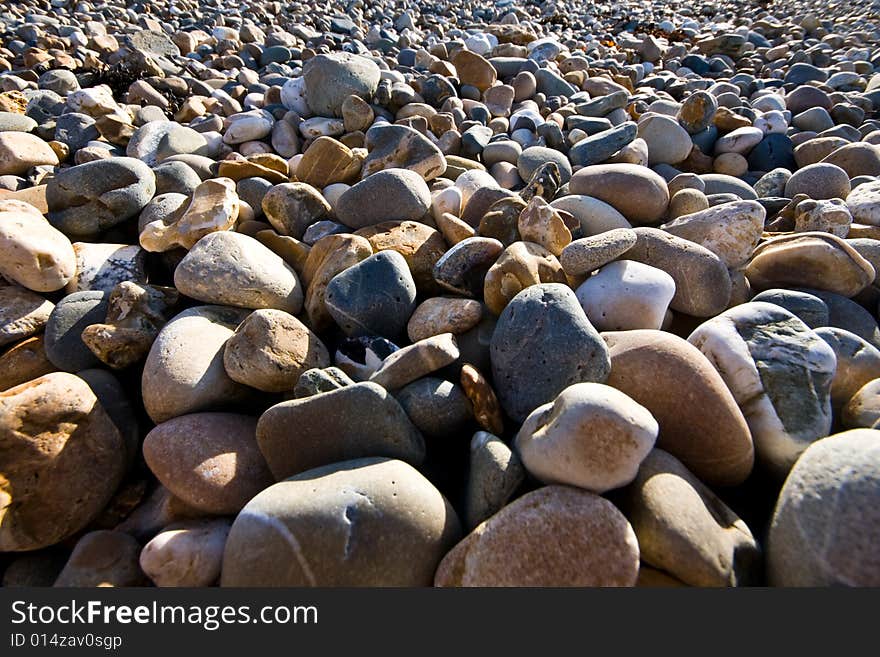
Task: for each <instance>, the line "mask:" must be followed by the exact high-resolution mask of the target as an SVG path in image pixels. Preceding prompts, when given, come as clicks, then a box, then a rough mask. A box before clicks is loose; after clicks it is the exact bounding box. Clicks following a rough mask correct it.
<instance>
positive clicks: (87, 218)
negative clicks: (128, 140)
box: [46, 157, 156, 237]
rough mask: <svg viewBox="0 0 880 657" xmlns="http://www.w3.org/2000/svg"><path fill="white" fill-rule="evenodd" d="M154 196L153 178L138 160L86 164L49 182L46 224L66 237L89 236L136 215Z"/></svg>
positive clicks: (97, 161) (149, 170)
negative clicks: (49, 222)
mask: <svg viewBox="0 0 880 657" xmlns="http://www.w3.org/2000/svg"><path fill="white" fill-rule="evenodd" d="M155 193H156V175H155V174H154V173H153V170H152V169H150V167H149V166H147V165H146V164H145V163H143V162H141V161H140V160H136V159H134V158H131V157H111V158H108V159H104V160H95V161H93V162H86V163H85V164H80V165H77V166H74V167H70V168H69V169H64V170H62V171H59V172H58V173H57V174H56V175H55V177H54V178H52V179H51V180H50V181H49V183H48V185H47V187H46V202H47V203H48V205H49V221H51V222H52V225H53V226H55V227H56V228H58V229H59V230H61V231H62V232H63V233H65V234H66V235H75V236H77V237H93V236H95V235H97V234H98V233H100V232H101V231H104V230H107V229H108V228H111V227H113V226H115V225H116V224H118V223H120V222H123V221H125V220H126V219H129V218H131V217H133V216H134V215H136V214H137V213H138V212H140V211H141V209H142V208H143V207H144V206H145V205H146V204H147V203H148V202H149V201H150V199H152V198H153V194H155Z"/></svg>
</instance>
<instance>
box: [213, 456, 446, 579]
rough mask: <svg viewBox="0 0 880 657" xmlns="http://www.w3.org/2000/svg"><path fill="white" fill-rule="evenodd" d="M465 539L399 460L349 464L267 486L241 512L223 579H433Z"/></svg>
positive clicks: (442, 503)
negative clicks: (446, 556)
mask: <svg viewBox="0 0 880 657" xmlns="http://www.w3.org/2000/svg"><path fill="white" fill-rule="evenodd" d="M460 536H461V527H460V524H459V521H458V517H457V516H456V514H455V511H454V510H453V509H452V506H451V505H450V504H449V502H447V501H446V499H445V498H444V497H443V495H441V494H440V492H439V491H438V490H437V489H436V488H434V486H433V485H432V484H431V482H429V481H428V480H427V479H425V478H424V477H423V476H422V475H421V474H419V472H418V471H416V470H415V468H413V467H412V466H410V465H407V464H406V463H404V462H402V461H396V460H390V459H381V458H371V459H360V460H355V461H343V462H342V463H335V464H333V465H328V466H325V467H322V468H317V469H315V470H309V471H308V472H303V473H302V474H301V475H299V476H296V477H292V478H290V479H288V480H286V481H283V482H280V483H278V484H275V485H274V486H271V487H270V488H268V489H266V490H265V491H263V492H262V493H260V494H259V495H257V496H256V497H255V498H254V499H252V500H251V501H250V502H249V503H248V505H247V506H246V507H245V508H244V509H242V511H241V513H239V514H238V517H237V518H236V519H235V522H234V523H233V525H232V530H231V531H230V532H229V538H228V539H227V541H226V549H225V551H224V554H223V574H222V577H221V585H222V586H429V585H430V584H431V582H432V579H433V576H434V571H435V569H436V567H437V564H438V563H439V562H440V559H441V558H442V557H443V555H444V554H445V553H446V552H447V550H449V548H450V547H452V545H453V544H454V543H455V541H457V540H458V539H459V538H460Z"/></svg>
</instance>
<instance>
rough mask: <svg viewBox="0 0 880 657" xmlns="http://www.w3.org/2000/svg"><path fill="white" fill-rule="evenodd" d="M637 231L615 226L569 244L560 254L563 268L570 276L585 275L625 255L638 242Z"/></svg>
mask: <svg viewBox="0 0 880 657" xmlns="http://www.w3.org/2000/svg"><path fill="white" fill-rule="evenodd" d="M636 238H637V236H636V233H635V231H633V230H630V229H629V228H614V229H612V230H609V231H605V232H603V233H599V234H597V235H593V236H591V237H583V238H581V239H577V240H574V241H573V242H571V243H570V244H568V245H567V246H566V247H565V248H564V249H563V250H562V253H561V254H560V256H559V263H560V264H561V265H562V269H563V270H564V271H565V273H566V274H568V275H569V276H583V275H584V274H589V273H590V272H591V271H594V270H596V269H599V267H601V266H603V265H605V264H607V263H609V262H611V261H612V260H616V259H617V258H619V257H620V256H622V255H624V254H625V253H626V252H627V251H628V250H629V249H630V248H632V246H633V245H635V243H636Z"/></svg>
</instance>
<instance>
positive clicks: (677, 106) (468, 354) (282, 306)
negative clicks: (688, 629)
mask: <svg viewBox="0 0 880 657" xmlns="http://www.w3.org/2000/svg"><path fill="white" fill-rule="evenodd" d="M877 9H878V8H877V5H876V3H873V2H868V1H866V0H848V1H846V2H839V1H836V0H831V1H830V2H828V1H823V2H818V1H816V0H776V1H774V2H763V3H752V2H747V1H744V0H723V1H721V2H707V1H705V0H699V1H697V2H690V1H689V2H684V1H682V0H662V1H660V0H651V1H649V2H634V1H631V0H618V1H616V2H607V1H600V2H596V3H590V2H582V1H580V0H556V1H551V2H538V1H536V0H495V1H494V2H492V1H490V0H455V1H450V0H383V1H380V2H365V1H363V0H349V1H346V2H339V1H330V2H323V3H319V2H306V1H294V2H273V1H271V0H243V1H241V2H238V1H236V2H227V1H225V0H150V1H149V2H147V1H146V0H143V1H138V0H128V1H124V0H22V1H19V2H12V3H3V5H2V6H0V347H2V353H0V391H3V392H0V570H2V582H3V584H4V585H5V586H20V585H43V586H51V585H55V586H136V585H156V586H212V585H217V584H219V585H222V586H335V585H342V586H430V585H435V586H557V585H561V586H563V585H564V586H633V585H638V586H681V585H689V586H738V585H766V584H769V585H781V586H826V585H854V586H861V585H873V586H878V585H880V329H878V323H877V317H878V302H880V282H878V275H880V14H878V11H877Z"/></svg>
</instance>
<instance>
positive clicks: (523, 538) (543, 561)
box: [434, 486, 639, 587]
mask: <svg viewBox="0 0 880 657" xmlns="http://www.w3.org/2000/svg"><path fill="white" fill-rule="evenodd" d="M638 571H639V544H638V542H637V541H636V536H635V533H634V532H633V529H632V527H631V526H630V524H629V523H628V522H627V520H626V518H625V517H624V516H623V514H622V513H621V512H620V511H618V510H617V509H616V508H615V507H614V505H613V504H611V502H609V501H608V500H605V499H603V498H601V497H599V496H598V495H596V494H594V493H590V492H588V491H585V490H580V489H578V488H570V487H568V486H546V487H544V488H540V489H538V490H536V491H533V492H531V493H527V494H526V495H523V496H522V497H520V498H519V499H517V500H515V501H514V502H512V503H511V504H508V505H507V506H505V507H504V508H503V509H501V510H500V511H499V512H498V513H496V514H495V515H494V516H492V517H491V518H489V519H488V520H486V521H485V522H483V523H481V524H480V525H478V526H477V527H476V528H475V529H474V530H473V531H472V532H471V533H470V534H468V536H467V537H465V539H464V540H463V541H461V543H459V544H458V545H456V546H455V548H454V549H453V550H451V551H450V552H449V554H447V555H446V556H445V557H444V558H443V561H442V563H441V564H440V567H439V568H438V569H437V574H436V576H435V578H434V584H435V585H436V586H480V587H484V586H493V587H495V586H532V587H534V586H633V585H634V584H635V583H636V578H637V577H638Z"/></svg>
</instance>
